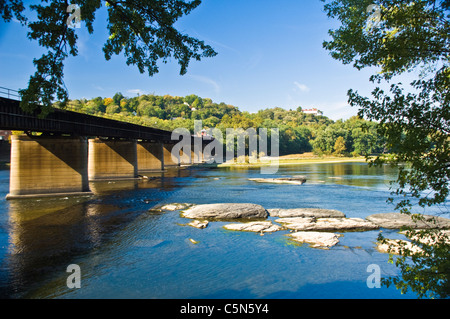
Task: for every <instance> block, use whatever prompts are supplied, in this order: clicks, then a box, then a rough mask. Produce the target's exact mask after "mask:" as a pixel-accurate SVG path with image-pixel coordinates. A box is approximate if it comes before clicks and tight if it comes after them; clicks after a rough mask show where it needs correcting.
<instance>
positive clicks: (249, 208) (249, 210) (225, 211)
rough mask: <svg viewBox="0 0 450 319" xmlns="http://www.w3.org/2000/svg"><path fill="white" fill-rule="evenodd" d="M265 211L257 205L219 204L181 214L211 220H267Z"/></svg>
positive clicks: (195, 208)
mask: <svg viewBox="0 0 450 319" xmlns="http://www.w3.org/2000/svg"><path fill="white" fill-rule="evenodd" d="M267 215H268V214H267V211H266V209H265V208H264V207H262V206H261V205H257V204H246V203H244V204H240V203H221V204H204V205H195V206H193V207H190V208H188V209H187V210H185V211H183V212H182V213H181V216H182V217H185V218H194V219H202V218H212V219H235V218H247V219H251V218H267Z"/></svg>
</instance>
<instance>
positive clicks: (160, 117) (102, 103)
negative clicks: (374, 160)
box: [56, 93, 383, 156]
mask: <svg viewBox="0 0 450 319" xmlns="http://www.w3.org/2000/svg"><path fill="white" fill-rule="evenodd" d="M56 106H57V105H56ZM68 108H69V109H71V110H74V111H77V112H82V113H87V114H92V115H97V116H102V117H109V118H113V119H116V120H121V121H127V122H132V123H135V124H139V125H145V126H151V127H155V128H159V129H165V130H174V129H175V128H177V127H184V128H187V129H189V130H190V131H191V132H192V133H194V121H195V120H202V124H203V128H205V129H208V128H218V129H220V130H221V131H222V133H223V134H224V136H225V132H226V131H225V130H226V128H234V129H237V128H242V129H244V130H246V129H248V128H255V129H256V130H258V129H259V128H267V129H270V128H278V129H279V141H280V154H281V155H286V154H298V153H304V152H311V151H313V152H314V153H316V154H319V155H332V154H333V155H347V156H349V155H351V156H360V155H368V154H373V153H380V152H383V141H382V139H381V138H380V136H379V135H378V134H377V132H376V124H375V123H372V122H368V121H365V120H363V119H361V118H359V117H356V116H355V117H352V118H350V119H348V120H346V121H342V120H338V121H333V120H331V119H329V118H328V117H326V116H323V115H313V114H306V113H303V112H302V108H301V107H299V108H297V109H296V110H286V109H283V108H280V107H275V108H270V109H264V110H260V111H258V112H257V113H249V112H246V111H244V112H242V111H240V110H239V109H238V108H237V107H235V106H233V105H229V104H226V103H215V102H213V101H212V100H211V99H209V98H201V97H199V96H197V95H194V94H192V95H188V96H185V97H177V96H170V95H164V96H158V95H153V94H149V95H140V96H137V97H132V98H129V97H125V96H124V95H123V94H122V93H116V94H115V95H114V96H113V97H107V98H102V97H96V98H93V99H90V100H87V99H80V100H71V101H69V102H68Z"/></svg>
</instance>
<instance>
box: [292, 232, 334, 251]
mask: <svg viewBox="0 0 450 319" xmlns="http://www.w3.org/2000/svg"><path fill="white" fill-rule="evenodd" d="M287 236H289V237H291V238H292V240H295V241H297V242H299V243H308V244H310V246H311V247H314V248H329V247H332V246H334V245H336V244H337V243H339V235H337V234H333V233H324V232H314V231H307V232H303V231H301V232H296V233H292V234H288V235H287Z"/></svg>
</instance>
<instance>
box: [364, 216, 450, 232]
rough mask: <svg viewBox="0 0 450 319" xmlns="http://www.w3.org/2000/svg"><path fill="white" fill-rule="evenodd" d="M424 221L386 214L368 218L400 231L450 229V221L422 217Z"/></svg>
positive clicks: (434, 217)
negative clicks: (407, 228)
mask: <svg viewBox="0 0 450 319" xmlns="http://www.w3.org/2000/svg"><path fill="white" fill-rule="evenodd" d="M422 217H423V220H414V219H413V218H412V217H411V215H407V214H402V213H384V214H373V215H370V216H367V217H366V219H367V220H368V221H371V222H372V223H374V224H377V225H378V226H380V227H383V228H391V229H399V228H402V227H411V228H413V229H435V228H436V229H447V228H450V219H448V218H443V217H438V216H431V215H422Z"/></svg>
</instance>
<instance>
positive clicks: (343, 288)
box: [0, 163, 431, 298]
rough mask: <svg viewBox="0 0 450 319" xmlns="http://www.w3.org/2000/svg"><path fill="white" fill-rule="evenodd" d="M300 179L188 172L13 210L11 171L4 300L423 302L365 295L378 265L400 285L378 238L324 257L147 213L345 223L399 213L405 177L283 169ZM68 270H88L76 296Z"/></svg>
mask: <svg viewBox="0 0 450 319" xmlns="http://www.w3.org/2000/svg"><path fill="white" fill-rule="evenodd" d="M292 175H306V176H307V177H308V182H307V183H306V184H304V185H282V184H261V183H255V182H253V181H249V180H248V178H252V177H267V176H263V175H260V171H259V169H251V170H249V169H226V168H223V169H217V168H216V169H208V168H202V169H201V168H187V169H180V170H170V171H168V172H166V173H164V174H163V175H161V174H159V175H158V174H157V175H154V177H155V178H154V179H151V180H148V181H131V182H130V181H129V182H102V183H91V190H92V191H94V193H95V195H94V196H91V197H74V198H53V199H41V200H11V201H6V200H5V199H4V197H5V195H6V194H7V193H8V187H9V171H7V170H3V171H0V198H1V199H0V267H1V268H0V297H3V298H405V297H406V298H415V296H414V295H413V294H406V295H401V294H400V292H399V291H397V290H396V289H395V288H389V289H387V288H385V287H382V288H379V289H377V288H374V289H369V288H368V287H367V284H366V280H367V277H368V276H369V275H370V273H368V272H367V266H368V265H370V264H378V265H379V266H380V267H381V271H382V276H390V275H395V274H397V269H396V268H395V266H393V265H391V264H388V263H387V261H388V255H386V254H381V253H379V252H378V251H376V250H375V244H374V242H375V241H376V238H377V236H378V233H379V230H376V231H368V232H346V233H344V234H343V235H344V236H343V237H341V240H340V243H339V244H338V245H337V246H335V247H333V248H331V249H329V250H324V249H315V248H310V247H309V246H308V245H298V244H294V243H293V242H291V241H290V240H289V239H288V238H287V236H285V235H286V234H287V233H288V232H287V231H280V232H276V233H273V234H265V235H264V236H260V235H259V234H255V233H247V232H234V231H228V230H225V229H224V228H223V225H224V224H225V222H211V223H210V224H209V226H208V227H207V228H205V229H196V228H193V227H189V226H184V224H186V223H188V222H189V220H187V219H185V218H182V217H180V215H179V212H166V213H151V212H149V211H148V210H149V208H151V207H153V206H154V205H157V204H161V203H174V202H176V203H196V204H202V203H221V202H236V203H237V202H240V203H255V204H260V205H262V206H264V207H265V208H300V207H317V208H327V209H337V210H340V211H342V212H344V213H345V214H346V215H347V217H366V216H368V215H370V214H374V213H382V212H391V211H392V208H393V207H392V206H389V205H388V204H386V202H385V200H386V198H387V197H388V196H389V189H388V187H389V181H390V180H391V179H393V178H394V177H395V172H394V171H392V169H390V168H389V167H387V166H386V167H381V168H369V167H368V166H367V165H366V164H365V163H340V164H306V165H301V166H285V167H280V170H279V171H278V173H277V174H276V175H275V177H279V176H292ZM270 177H273V176H270ZM430 212H431V211H427V213H430ZM270 219H274V218H271V217H270ZM384 233H385V235H386V234H389V235H390V236H391V238H395V237H398V236H401V235H398V234H396V232H394V231H389V230H384ZM189 239H194V240H195V241H197V242H198V244H193V243H192V242H191V241H190V240H189ZM70 264H77V265H79V266H80V269H81V275H82V277H81V288H80V289H69V288H68V287H67V285H66V280H67V277H68V275H69V273H67V272H66V268H67V266H68V265H70Z"/></svg>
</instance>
